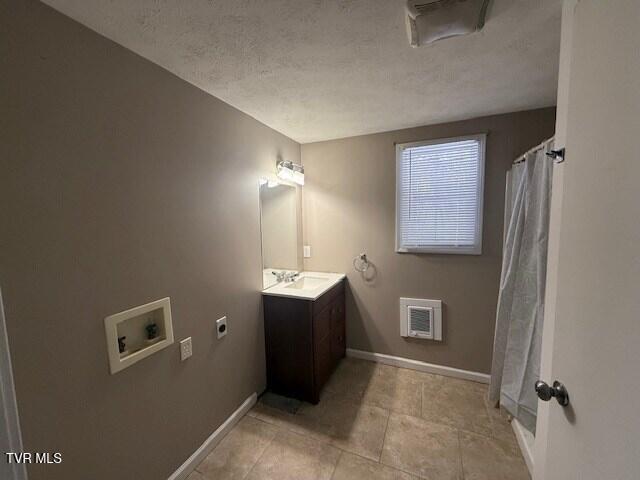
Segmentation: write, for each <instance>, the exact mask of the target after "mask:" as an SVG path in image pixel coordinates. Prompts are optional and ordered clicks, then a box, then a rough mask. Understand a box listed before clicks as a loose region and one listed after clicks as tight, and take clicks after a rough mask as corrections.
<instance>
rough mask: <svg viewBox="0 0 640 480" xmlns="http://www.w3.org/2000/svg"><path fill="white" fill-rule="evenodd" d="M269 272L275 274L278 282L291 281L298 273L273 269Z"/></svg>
mask: <svg viewBox="0 0 640 480" xmlns="http://www.w3.org/2000/svg"><path fill="white" fill-rule="evenodd" d="M271 274H272V275H275V276H276V281H277V282H278V283H280V282H284V283H291V282H293V281H294V280H295V279H296V278H297V277H298V275H299V273H298V272H278V271H275V270H273V271H272V272H271Z"/></svg>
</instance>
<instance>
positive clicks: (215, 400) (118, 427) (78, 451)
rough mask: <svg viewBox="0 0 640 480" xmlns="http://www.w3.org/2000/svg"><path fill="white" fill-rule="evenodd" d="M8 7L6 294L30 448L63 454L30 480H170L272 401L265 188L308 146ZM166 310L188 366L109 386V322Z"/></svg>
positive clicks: (0, 106) (144, 369)
mask: <svg viewBox="0 0 640 480" xmlns="http://www.w3.org/2000/svg"><path fill="white" fill-rule="evenodd" d="M0 10H1V11H0V32H1V33H0V62H1V64H0V82H1V88H0V111H1V112H2V115H1V116H0V172H1V173H0V225H1V227H0V285H1V287H2V292H3V295H4V301H5V310H6V316H7V322H8V331H9V338H10V342H11V351H12V356H13V361H14V364H13V366H14V369H15V381H16V388H17V398H18V403H19V409H20V417H21V422H22V430H23V436H24V441H25V449H27V450H28V451H38V452H45V451H60V452H62V454H63V463H62V464H61V465H57V466H49V467H44V466H32V467H30V469H29V470H30V479H31V480H39V479H43V480H44V479H46V480H62V479H64V480H70V479H80V478H83V479H92V480H101V479H105V480H106V479H114V478H127V479H128V478H135V479H137V480H158V479H163V478H166V477H167V476H168V475H169V474H170V473H171V472H173V471H174V470H175V468H176V467H178V466H179V465H180V464H181V463H182V462H183V461H184V460H185V459H186V458H187V457H188V456H189V455H190V454H192V453H193V451H194V450H195V449H196V447H198V446H199V445H200V444H201V442H202V441H203V440H204V439H205V438H206V437H207V436H208V435H210V434H211V433H212V432H213V431H214V430H215V429H216V428H217V427H218V426H219V425H220V424H221V422H222V421H223V420H224V419H226V418H227V417H228V415H229V414H230V413H231V412H232V411H233V410H235V409H236V408H237V407H238V406H239V405H240V403H241V402H242V401H243V400H245V399H246V398H247V397H248V396H249V395H250V394H251V393H252V392H255V391H261V390H262V389H263V388H264V385H265V371H264V369H265V366H264V338H263V326H262V320H261V313H260V305H261V302H260V294H259V293H258V292H259V290H260V289H261V286H262V273H261V261H260V227H259V225H260V223H259V221H260V219H259V199H258V178H259V177H261V176H263V175H265V174H271V173H273V172H274V171H275V161H276V157H277V156H278V155H281V156H282V157H283V158H285V159H289V160H293V161H299V157H300V147H299V145H298V144H297V143H295V142H293V141H291V140H289V139H288V138H286V137H284V136H282V135H280V134H278V133H276V132H275V131H273V130H271V129H269V128H267V127H265V126H263V125H262V124H260V123H258V122H256V121H255V120H253V119H252V118H250V117H248V116H246V115H244V114H242V113H240V112H238V111H237V110H235V109H233V108H231V107H230V106H228V105H226V104H225V103H223V102H221V101H219V100H216V99H215V98H213V97H211V96H209V95H207V94H205V93H204V92H202V91H200V90H198V89H197V88H195V87H193V86H191V85H189V84H187V83H185V82H184V81H182V80H180V79H178V78H177V77H175V76H173V75H171V74H170V73H168V72H167V71H165V70H163V69H161V68H160V67H158V66H156V65H154V64H152V63H150V62H148V61H146V60H144V59H142V58H141V57H139V56H137V55H135V54H133V53H131V52H129V51H127V50H125V49H124V48H122V47H120V46H118V45H116V44H114V43H112V42H111V41H109V40H106V39H105V38H102V37H100V36H98V35H97V34H95V33H93V32H91V31H90V30H88V29H86V28H84V27H82V26H81V25H79V24H77V23H75V22H73V21H71V20H70V19H68V18H66V17H64V16H62V15H60V14H59V13H56V12H54V11H53V10H51V9H49V8H48V7H45V6H44V5H42V4H40V3H36V2H31V1H14V2H3V4H2V7H0ZM165 296H169V297H171V304H172V309H173V322H174V330H175V335H176V340H179V339H182V338H184V337H187V336H191V337H192V338H193V352H194V353H193V357H192V358H190V359H189V360H187V361H186V362H184V363H181V362H180V360H179V352H178V350H179V349H178V344H177V343H176V344H174V345H172V346H171V347H169V348H167V349H165V350H163V351H161V352H159V353H157V354H155V355H153V356H151V357H149V358H147V359H144V360H142V361H141V362H139V363H137V364H135V365H133V366H132V367H130V368H128V369H126V370H124V371H122V372H120V373H118V374H116V375H113V376H112V375H110V374H109V368H108V361H107V352H106V346H105V337H104V326H103V319H104V317H105V316H107V315H109V314H112V313H115V312H118V311H121V310H123V309H126V308H129V307H132V306H134V305H139V304H142V303H145V302H149V301H151V300H155V299H158V298H161V297H165ZM222 315H227V316H228V319H229V334H228V335H227V337H226V338H224V340H222V341H220V342H218V341H217V340H215V339H214V328H213V326H214V321H215V320H216V319H217V318H219V317H220V316H222Z"/></svg>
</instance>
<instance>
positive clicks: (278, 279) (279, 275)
mask: <svg viewBox="0 0 640 480" xmlns="http://www.w3.org/2000/svg"><path fill="white" fill-rule="evenodd" d="M286 273H287V272H277V271H275V270H273V271H272V272H271V274H272V275H275V276H276V282H278V283H280V282H282V281H283V280H284V277H285V275H286Z"/></svg>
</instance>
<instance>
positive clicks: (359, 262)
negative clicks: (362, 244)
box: [353, 253, 371, 273]
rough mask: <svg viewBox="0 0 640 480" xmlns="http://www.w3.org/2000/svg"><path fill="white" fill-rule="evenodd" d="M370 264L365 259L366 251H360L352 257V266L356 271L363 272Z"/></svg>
mask: <svg viewBox="0 0 640 480" xmlns="http://www.w3.org/2000/svg"><path fill="white" fill-rule="evenodd" d="M370 266H371V264H370V263H369V260H367V254H366V253H361V254H360V255H357V256H356V257H355V258H354V259H353V268H354V269H355V271H356V272H360V273H364V272H366V271H367V270H368V269H369V267H370Z"/></svg>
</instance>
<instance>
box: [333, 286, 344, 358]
mask: <svg viewBox="0 0 640 480" xmlns="http://www.w3.org/2000/svg"><path fill="white" fill-rule="evenodd" d="M345 350H346V339H345V311H344V296H343V295H341V296H339V297H338V298H336V300H335V301H334V303H333V304H332V305H331V361H332V363H333V365H334V366H335V365H336V364H337V363H338V362H339V361H340V359H341V358H343V357H344V355H345Z"/></svg>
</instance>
